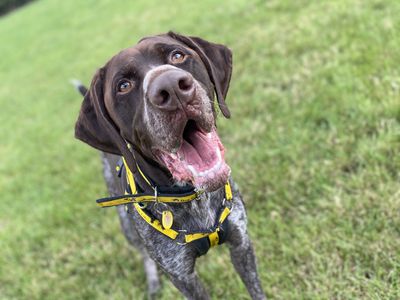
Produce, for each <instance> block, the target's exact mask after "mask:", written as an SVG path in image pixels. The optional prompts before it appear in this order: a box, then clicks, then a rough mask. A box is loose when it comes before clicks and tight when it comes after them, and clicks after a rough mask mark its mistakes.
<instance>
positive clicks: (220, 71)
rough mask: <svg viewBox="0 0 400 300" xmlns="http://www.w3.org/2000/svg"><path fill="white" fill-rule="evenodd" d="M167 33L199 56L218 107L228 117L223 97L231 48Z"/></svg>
mask: <svg viewBox="0 0 400 300" xmlns="http://www.w3.org/2000/svg"><path fill="white" fill-rule="evenodd" d="M168 35H169V36H170V37H172V38H174V39H176V40H178V41H180V42H182V43H184V44H185V45H186V46H188V47H189V48H191V49H193V50H194V51H196V53H197V54H198V55H199V56H200V58H201V60H202V61H203V63H204V65H205V66H206V68H207V72H208V74H209V76H210V79H211V81H212V83H213V84H214V87H215V93H216V95H217V100H218V105H219V108H220V109H221V112H222V114H223V115H224V116H225V117H226V118H230V116H231V113H230V111H229V109H228V106H227V105H226V103H225V97H226V94H227V93H228V88H229V82H230V80H231V75H232V52H231V50H230V49H229V48H228V47H226V46H224V45H220V44H214V43H211V42H208V41H205V40H203V39H201V38H198V37H192V36H191V37H188V36H184V35H180V34H176V33H174V32H169V33H168Z"/></svg>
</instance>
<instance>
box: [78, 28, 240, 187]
mask: <svg viewBox="0 0 400 300" xmlns="http://www.w3.org/2000/svg"><path fill="white" fill-rule="evenodd" d="M231 73H232V54H231V51H230V50H229V49H228V48H227V47H225V46H223V45H218V44H214V43H210V42H207V41H205V40H202V39H200V38H196V37H187V36H182V35H178V34H175V33H172V32H170V33H168V34H163V35H158V36H153V37H147V38H144V39H142V40H141V41H139V43H138V44H137V45H135V46H133V47H131V48H128V49H125V50H123V51H121V52H120V53H118V54H117V55H115V56H114V57H113V58H111V60H110V61H108V62H107V64H106V65H105V66H104V67H103V68H101V69H100V70H98V71H97V73H96V74H95V76H94V78H93V80H92V83H91V86H90V88H89V91H88V92H87V94H86V96H85V98H84V100H83V103H82V108H81V111H80V114H79V118H78V121H77V123H76V127H75V135H76V137H77V138H78V139H80V140H82V141H84V142H86V143H88V144H89V145H91V146H93V147H95V148H97V149H100V150H102V151H105V152H110V153H114V154H118V155H123V156H129V155H130V152H129V151H128V150H127V147H126V142H129V143H130V144H131V145H133V148H134V149H135V150H136V151H137V152H138V153H140V155H142V156H143V157H144V158H145V159H146V160H147V161H151V162H152V163H153V164H154V163H156V164H158V165H159V166H161V167H162V169H164V170H167V172H169V173H170V175H171V176H172V178H173V179H174V180H175V181H178V182H189V183H191V184H193V185H194V186H195V187H197V188H201V189H205V190H208V191H212V190H215V189H217V188H219V187H221V186H222V185H223V184H224V183H225V182H226V180H227V178H228V176H229V172H230V169H229V167H228V166H227V164H226V163H225V160H224V148H223V146H222V144H221V142H220V139H219V137H218V135H217V133H216V126H215V119H216V113H215V109H214V105H213V99H214V92H215V94H216V97H217V101H218V104H219V107H220V109H221V111H222V114H223V115H224V116H225V117H227V118H229V116H230V113H229V110H228V108H227V106H226V104H225V100H224V99H225V97H226V94H227V91H228V87H229V81H230V77H231Z"/></svg>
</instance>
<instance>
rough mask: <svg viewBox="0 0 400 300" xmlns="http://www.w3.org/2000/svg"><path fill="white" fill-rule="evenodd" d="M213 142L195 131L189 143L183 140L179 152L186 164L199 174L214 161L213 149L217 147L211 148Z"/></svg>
mask: <svg viewBox="0 0 400 300" xmlns="http://www.w3.org/2000/svg"><path fill="white" fill-rule="evenodd" d="M213 142H215V141H214V140H213V139H208V138H207V136H206V135H205V134H204V133H202V132H200V131H195V132H193V133H192V134H191V136H190V140H189V141H186V140H183V143H182V146H181V149H180V151H182V152H183V154H184V157H185V160H186V162H187V163H188V164H190V165H192V166H193V167H195V168H196V169H197V170H198V171H200V172H201V171H204V170H207V169H209V168H210V166H212V163H213V162H214V161H215V160H216V153H215V148H217V147H218V145H215V146H214V147H213V144H214V143H213Z"/></svg>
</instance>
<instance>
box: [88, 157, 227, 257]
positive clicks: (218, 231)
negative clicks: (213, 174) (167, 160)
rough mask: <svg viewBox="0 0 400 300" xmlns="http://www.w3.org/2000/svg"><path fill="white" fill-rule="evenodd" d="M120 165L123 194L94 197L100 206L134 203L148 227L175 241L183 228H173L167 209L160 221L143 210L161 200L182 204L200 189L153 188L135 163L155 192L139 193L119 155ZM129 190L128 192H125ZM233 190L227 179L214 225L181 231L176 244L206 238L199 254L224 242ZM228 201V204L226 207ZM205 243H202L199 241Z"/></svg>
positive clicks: (192, 198) (198, 194) (201, 240)
mask: <svg viewBox="0 0 400 300" xmlns="http://www.w3.org/2000/svg"><path fill="white" fill-rule="evenodd" d="M122 161H123V165H122V164H121V165H119V166H117V167H116V169H117V172H119V173H121V171H122V168H123V167H125V172H126V183H127V185H128V189H126V191H125V195H123V196H116V197H108V198H101V199H98V200H96V202H97V204H98V205H99V206H101V207H111V206H117V205H124V204H133V207H134V208H135V209H136V211H137V212H138V213H139V215H140V216H141V217H142V218H143V220H145V221H146V223H148V224H149V225H150V226H152V227H153V228H154V229H156V230H157V231H159V232H161V233H162V234H164V235H166V236H168V237H169V238H170V239H172V240H176V239H177V237H178V236H179V235H180V234H181V233H182V234H183V232H184V231H183V230H175V229H172V228H171V227H172V223H173V216H172V213H171V212H170V211H164V212H163V213H162V216H163V218H162V221H161V222H160V221H159V220H158V219H155V218H154V217H151V216H150V215H149V214H148V213H146V211H145V204H146V203H148V202H154V203H157V202H160V203H185V202H189V201H192V200H195V199H198V197H199V196H200V195H201V194H202V192H199V191H195V190H193V191H191V192H184V193H180V194H167V193H162V194H161V193H160V194H159V193H158V192H157V187H154V186H153V185H152V184H151V183H150V181H149V180H148V179H147V178H146V176H145V175H144V173H143V172H142V171H141V169H140V168H139V165H137V164H136V166H137V169H138V170H139V173H140V175H141V176H142V177H143V179H144V180H145V181H146V182H147V183H148V185H149V186H150V187H151V188H152V189H153V191H154V194H151V193H139V192H138V189H137V186H136V182H135V178H134V176H133V173H132V171H131V170H130V169H129V167H128V164H127V163H126V161H125V159H124V158H122ZM128 191H129V192H128ZM232 198H233V197H232V189H231V186H230V183H229V181H228V182H227V183H226V184H225V199H224V201H223V205H222V207H221V212H220V214H219V216H218V218H217V221H216V224H215V226H214V227H213V228H211V229H210V230H209V231H207V232H196V233H184V234H183V243H179V244H186V243H191V242H194V241H198V242H199V243H198V244H199V245H200V244H201V243H200V242H204V240H205V239H204V238H206V239H207V240H208V247H207V246H204V245H201V246H199V247H197V248H201V249H200V250H199V255H202V254H204V253H206V252H207V251H208V248H209V247H213V246H215V245H218V244H222V243H223V242H224V239H225V236H226V232H225V233H224V234H222V233H223V232H222V231H224V229H225V231H226V230H227V228H228V227H227V224H226V223H224V222H225V220H226V219H227V217H228V215H229V214H230V212H231V208H230V206H231V201H232ZM227 204H229V207H228V206H227ZM202 244H204V243H202Z"/></svg>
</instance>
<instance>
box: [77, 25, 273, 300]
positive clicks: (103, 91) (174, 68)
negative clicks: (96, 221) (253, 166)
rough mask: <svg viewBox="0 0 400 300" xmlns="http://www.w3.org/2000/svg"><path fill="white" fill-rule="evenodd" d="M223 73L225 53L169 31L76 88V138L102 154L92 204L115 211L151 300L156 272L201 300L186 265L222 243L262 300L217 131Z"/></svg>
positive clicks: (225, 81) (228, 62)
mask: <svg viewBox="0 0 400 300" xmlns="http://www.w3.org/2000/svg"><path fill="white" fill-rule="evenodd" d="M231 74H232V53H231V51H230V50H229V49H228V48H227V47H226V46H223V45H220V44H215V43H212V42H208V41H206V40H203V39H201V38H198V37H189V36H184V35H180V34H177V33H174V32H168V33H166V34H160V35H156V36H150V37H145V38H143V39H141V40H140V41H139V42H138V43H137V44H136V45H135V46H133V47H130V48H127V49H124V50H122V51H121V52H119V53H118V54H116V55H115V56H114V57H112V58H111V59H110V60H109V61H108V62H107V63H106V64H105V65H104V66H103V67H102V68H100V69H99V70H98V71H97V72H96V74H95V75H94V77H93V80H92V82H91V85H90V87H89V89H86V88H85V87H84V86H82V85H78V89H79V90H80V92H81V93H82V94H83V95H84V99H83V102H82V106H81V109H80V113H79V117H78V120H77V122H76V125H75V136H76V138H78V139H79V140H81V141H83V142H85V143H87V144H89V145H90V146H92V147H94V148H96V149H98V150H100V151H102V162H103V170H104V178H105V181H106V184H107V187H108V190H109V193H110V195H111V197H109V198H103V199H100V200H98V203H99V205H100V206H103V207H104V206H106V207H107V206H114V205H116V206H117V211H118V214H119V218H120V223H121V228H122V231H123V233H124V235H125V236H126V238H127V240H128V242H129V243H130V244H132V245H133V246H134V247H136V248H138V249H139V250H140V252H141V254H142V256H143V263H144V269H145V273H146V277H147V283H148V294H149V296H150V298H151V297H155V295H156V293H157V292H158V290H159V288H160V282H159V278H158V275H157V274H158V273H157V268H158V267H159V268H161V269H162V270H163V271H164V272H165V273H166V274H167V275H168V277H169V278H170V280H171V281H172V283H173V284H174V285H175V287H176V288H177V289H178V290H179V291H180V292H181V293H182V294H183V295H184V296H185V297H186V298H188V299H209V296H208V293H207V290H206V289H205V287H204V286H203V285H202V283H201V282H200V280H199V278H198V276H197V274H196V272H195V269H194V267H195V262H196V258H197V257H199V256H200V255H203V254H205V253H206V252H207V251H208V249H209V248H210V247H212V246H215V245H219V244H222V243H223V242H225V243H226V244H227V245H228V246H229V249H230V254H231V260H232V263H233V265H234V267H235V269H236V271H237V272H238V273H239V275H240V277H241V279H242V281H243V282H244V284H245V286H246V288H247V290H248V292H249V294H250V296H251V297H252V299H265V298H266V297H265V295H264V292H263V290H262V287H261V283H260V280H259V276H258V274H257V268H256V258H255V255H254V251H253V247H252V243H251V241H250V239H249V236H248V234H247V229H246V224H247V219H246V212H245V207H244V204H243V200H242V196H241V195H240V193H239V190H238V187H237V185H236V184H235V183H234V181H233V179H232V178H231V175H230V167H229V166H228V165H227V163H226V162H225V159H224V147H223V145H222V143H221V141H220V139H219V137H218V134H217V131H216V118H217V108H218V107H219V110H220V111H221V112H222V114H223V116H225V117H226V118H229V117H230V111H229V109H228V107H227V105H226V103H225V97H226V95H227V92H228V87H229V83H230V78H231ZM214 95H215V96H216V99H217V103H218V107H217V104H216V103H215V101H214ZM121 157H122V158H123V161H122V162H121V161H120V162H119V160H120V159H121ZM115 166H117V170H116V171H114V167H115Z"/></svg>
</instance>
